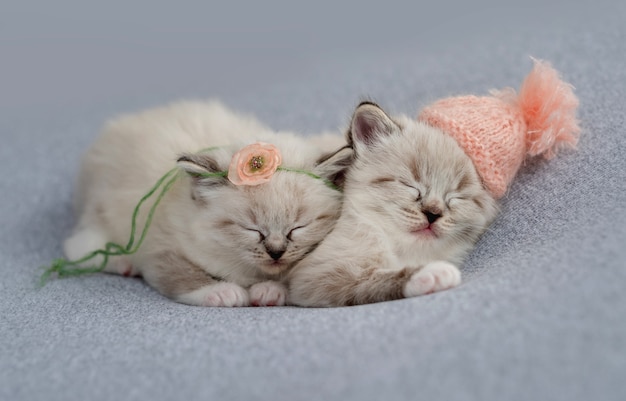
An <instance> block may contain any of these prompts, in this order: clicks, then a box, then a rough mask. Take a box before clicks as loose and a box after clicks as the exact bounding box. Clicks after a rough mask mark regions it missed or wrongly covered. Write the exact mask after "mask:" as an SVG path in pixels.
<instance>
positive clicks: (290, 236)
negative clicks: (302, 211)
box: [287, 225, 307, 241]
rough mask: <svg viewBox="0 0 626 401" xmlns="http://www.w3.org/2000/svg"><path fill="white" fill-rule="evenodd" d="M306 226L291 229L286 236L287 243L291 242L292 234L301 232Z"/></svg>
mask: <svg viewBox="0 0 626 401" xmlns="http://www.w3.org/2000/svg"><path fill="white" fill-rule="evenodd" d="M306 226H307V225H302V226H297V227H294V228H292V229H291V231H289V233H288V234H287V239H288V240H289V241H293V234H294V232H298V230H300V231H302V229H303V228H305V227H306Z"/></svg>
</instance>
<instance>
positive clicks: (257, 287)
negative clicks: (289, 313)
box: [248, 281, 287, 306]
mask: <svg viewBox="0 0 626 401" xmlns="http://www.w3.org/2000/svg"><path fill="white" fill-rule="evenodd" d="M248 292H249V293H250V305H252V306H283V305H285V299H286V298H287V288H286V287H285V286H284V285H282V284H281V283H279V282H276V281H264V282H262V283H256V284H254V285H253V286H252V287H250V290H249V291H248Z"/></svg>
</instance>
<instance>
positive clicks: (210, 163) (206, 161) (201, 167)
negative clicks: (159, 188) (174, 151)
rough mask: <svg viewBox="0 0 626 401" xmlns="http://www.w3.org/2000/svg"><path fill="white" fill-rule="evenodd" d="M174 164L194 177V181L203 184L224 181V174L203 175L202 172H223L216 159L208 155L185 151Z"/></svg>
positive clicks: (214, 183)
mask: <svg viewBox="0 0 626 401" xmlns="http://www.w3.org/2000/svg"><path fill="white" fill-rule="evenodd" d="M176 165H177V166H178V167H180V168H181V169H183V170H184V171H185V172H186V173H187V174H189V175H190V176H192V177H194V178H196V180H195V182H196V183H198V184H203V185H205V186H206V185H216V184H221V183H226V174H224V175H221V174H219V175H216V176H215V177H203V175H204V174H207V173H209V174H211V173H223V171H222V170H220V167H219V165H218V163H217V161H216V160H215V159H214V158H213V157H212V156H210V155H207V154H197V153H185V154H183V155H182V156H180V157H179V158H178V161H177V162H176Z"/></svg>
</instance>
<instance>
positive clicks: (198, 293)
mask: <svg viewBox="0 0 626 401" xmlns="http://www.w3.org/2000/svg"><path fill="white" fill-rule="evenodd" d="M142 273H143V277H144V279H145V281H146V282H148V284H150V285H151V286H152V287H154V288H155V289H156V290H157V291H159V292H160V293H161V294H163V295H165V296H166V297H168V298H170V299H173V300H174V301H176V302H180V303H183V304H188V305H196V306H227V307H233V306H249V305H250V301H249V296H248V291H246V289H245V288H243V287H241V286H239V285H237V284H235V283H230V282H227V281H220V280H216V279H215V278H213V277H211V276H210V275H209V274H208V273H207V272H206V271H205V270H204V269H202V267H200V266H199V265H197V264H196V263H195V262H193V261H192V260H190V259H189V258H187V257H186V256H185V255H183V254H182V253H178V252H172V251H166V252H162V253H160V254H158V255H156V257H154V258H153V259H151V262H150V263H146V264H145V267H144V268H143V271H142Z"/></svg>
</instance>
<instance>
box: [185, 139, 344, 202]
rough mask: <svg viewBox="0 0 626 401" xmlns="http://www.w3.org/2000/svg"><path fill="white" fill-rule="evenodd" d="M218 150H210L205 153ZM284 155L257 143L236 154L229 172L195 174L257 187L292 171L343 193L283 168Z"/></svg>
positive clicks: (329, 182) (333, 185)
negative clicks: (280, 172)
mask: <svg viewBox="0 0 626 401" xmlns="http://www.w3.org/2000/svg"><path fill="white" fill-rule="evenodd" d="M214 149H217V148H208V149H206V150H205V151H210V150H214ZM282 162H283V158H282V155H281V154H280V151H279V150H278V148H277V147H276V146H274V145H272V144H269V143H264V142H257V143H253V144H251V145H248V146H245V147H244V148H242V149H241V150H240V151H238V152H237V153H235V154H234V155H233V157H232V159H231V160H230V165H229V166H228V171H218V172H216V173H198V174H196V173H194V174H193V175H194V176H198V177H205V178H210V177H227V178H228V181H230V182H231V183H232V184H234V185H237V186H240V185H249V186H256V185H261V184H265V183H266V182H269V181H270V179H271V178H272V176H273V175H274V173H275V172H276V171H291V172H294V173H300V174H305V175H308V176H309V177H311V178H315V179H316V180H321V181H322V182H324V184H326V186H327V187H329V188H332V189H334V190H336V191H341V189H340V188H339V187H337V186H336V185H335V184H334V183H333V182H332V181H330V180H328V179H326V178H324V177H321V176H319V175H317V174H314V173H312V172H310V171H306V170H300V169H294V168H288V167H283V166H281V164H282Z"/></svg>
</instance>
